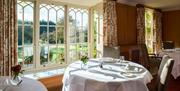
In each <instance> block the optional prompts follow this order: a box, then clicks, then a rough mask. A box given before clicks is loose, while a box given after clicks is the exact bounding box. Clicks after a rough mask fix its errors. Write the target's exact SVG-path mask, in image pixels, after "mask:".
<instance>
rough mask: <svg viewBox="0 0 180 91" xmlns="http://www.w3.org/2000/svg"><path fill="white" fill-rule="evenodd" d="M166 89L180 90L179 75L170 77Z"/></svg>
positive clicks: (169, 90) (170, 90)
mask: <svg viewBox="0 0 180 91" xmlns="http://www.w3.org/2000/svg"><path fill="white" fill-rule="evenodd" d="M167 91H180V77H179V78H177V79H174V78H173V77H171V80H170V82H169V85H168V90H167Z"/></svg>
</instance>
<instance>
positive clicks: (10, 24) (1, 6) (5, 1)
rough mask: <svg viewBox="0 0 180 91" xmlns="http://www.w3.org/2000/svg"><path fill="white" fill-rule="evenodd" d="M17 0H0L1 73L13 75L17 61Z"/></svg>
mask: <svg viewBox="0 0 180 91" xmlns="http://www.w3.org/2000/svg"><path fill="white" fill-rule="evenodd" d="M16 3H17V1H16V0H0V66H1V70H0V75H4V76H7V75H11V66H12V65H14V64H16V63H17V25H16V24H17V23H16V22H17V20H16V19H17V17H16Z"/></svg>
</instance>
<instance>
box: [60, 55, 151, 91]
mask: <svg viewBox="0 0 180 91" xmlns="http://www.w3.org/2000/svg"><path fill="white" fill-rule="evenodd" d="M152 79H153V77H152V75H151V74H150V72H149V71H148V70H147V69H146V68H145V67H143V66H142V65H140V64H137V63H134V62H131V61H127V60H122V59H113V58H96V59H89V60H88V62H87V63H86V64H84V63H83V62H81V61H76V62H73V63H71V64H70V65H69V66H68V67H67V68H66V70H65V73H64V77H63V80H62V81H63V89H62V91H149V90H148V88H147V86H146V84H147V83H149V82H151V80H152Z"/></svg>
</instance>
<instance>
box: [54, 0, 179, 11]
mask: <svg viewBox="0 0 180 91" xmlns="http://www.w3.org/2000/svg"><path fill="white" fill-rule="evenodd" d="M52 1H58V2H64V3H70V4H74V5H81V6H87V7H91V6H93V5H96V4H98V3H100V2H102V1H103V0H52ZM117 2H119V3H125V4H128V5H136V4H144V5H147V6H150V7H153V8H160V9H162V10H164V11H166V10H177V9H179V10H180V0H117Z"/></svg>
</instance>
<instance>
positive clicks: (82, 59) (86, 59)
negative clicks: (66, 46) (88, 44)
mask: <svg viewBox="0 0 180 91" xmlns="http://www.w3.org/2000/svg"><path fill="white" fill-rule="evenodd" d="M88 59H89V58H88V56H86V55H83V56H81V58H80V60H81V61H82V62H83V63H84V64H86V63H87V62H88Z"/></svg>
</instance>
